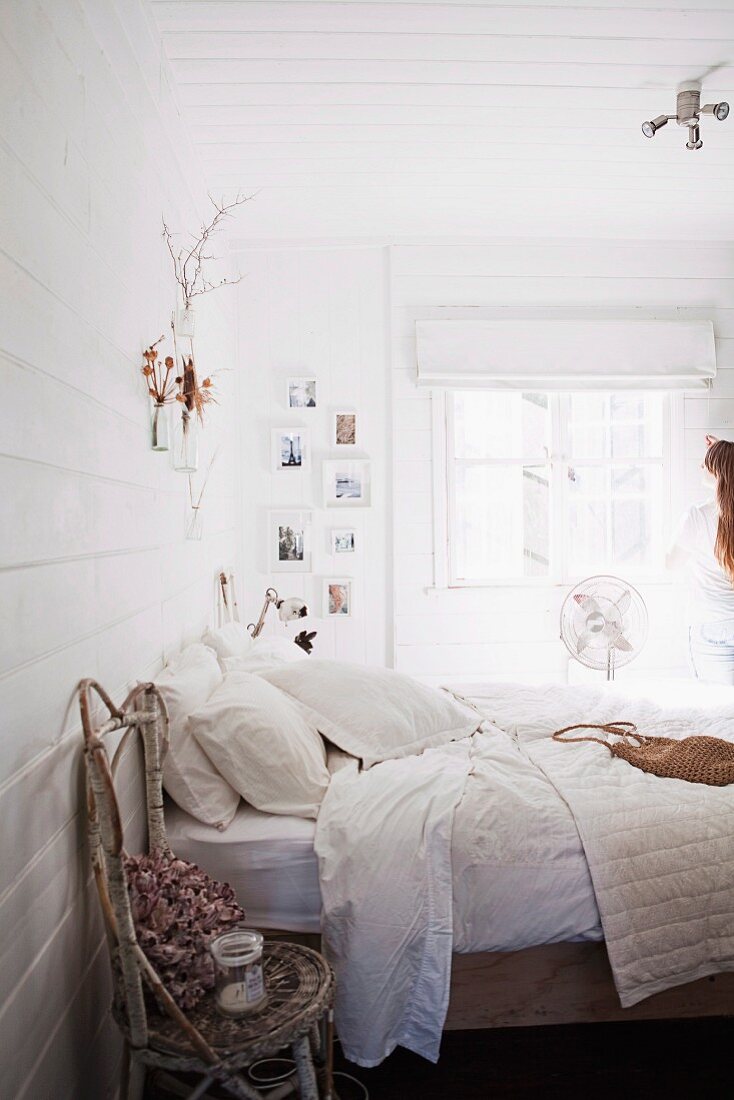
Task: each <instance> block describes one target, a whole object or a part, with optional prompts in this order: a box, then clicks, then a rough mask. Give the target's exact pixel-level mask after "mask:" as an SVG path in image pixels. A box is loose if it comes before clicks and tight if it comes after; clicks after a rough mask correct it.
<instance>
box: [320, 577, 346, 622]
mask: <svg viewBox="0 0 734 1100" xmlns="http://www.w3.org/2000/svg"><path fill="white" fill-rule="evenodd" d="M353 603H354V590H353V585H352V579H351V577H338V578H337V577H330V578H329V579H328V580H325V581H324V603H323V615H324V618H325V619H346V618H347V617H349V616H350V615H352V614H353V613H354V607H353Z"/></svg>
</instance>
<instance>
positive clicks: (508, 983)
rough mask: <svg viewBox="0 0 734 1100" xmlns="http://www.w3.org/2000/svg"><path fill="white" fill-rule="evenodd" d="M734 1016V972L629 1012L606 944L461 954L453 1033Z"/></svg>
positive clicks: (455, 973)
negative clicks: (609, 958) (619, 990)
mask: <svg viewBox="0 0 734 1100" xmlns="http://www.w3.org/2000/svg"><path fill="white" fill-rule="evenodd" d="M701 1016H734V973H729V974H716V975H713V976H712V977H709V978H702V979H700V980H699V981H697V982H690V983H688V985H681V986H677V987H676V988H675V989H668V990H666V991H665V992H664V993H656V994H655V995H654V996H652V997H648V998H647V999H646V1000H644V1001H641V1002H640V1003H639V1004H637V1005H635V1006H634V1007H633V1008H622V1007H621V1006H620V1003H619V997H618V996H617V991H616V989H615V988H614V982H613V980H612V971H611V968H610V966H609V960H608V958H607V952H606V948H605V946H604V944H603V943H553V944H546V945H544V946H542V947H528V948H526V949H525V950H524V951H508V952H506V953H505V952H492V953H483V954H478V955H454V959H453V967H452V974H451V997H450V1000H449V1010H448V1014H447V1017H446V1023H445V1025H444V1026H445V1029H446V1030H447V1031H458V1030H463V1029H472V1028H488V1027H536V1026H538V1025H540V1024H576V1023H600V1022H602V1021H613V1020H671V1019H686V1018H693V1017H701Z"/></svg>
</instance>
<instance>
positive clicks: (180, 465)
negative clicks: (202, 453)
mask: <svg viewBox="0 0 734 1100" xmlns="http://www.w3.org/2000/svg"><path fill="white" fill-rule="evenodd" d="M179 408H181V406H180V405H179ZM173 468H174V470H178V472H179V473H181V474H195V473H196V471H197V470H198V468H199V438H198V432H197V430H196V415H195V414H194V413H191V412H189V410H188V409H187V408H186V407H185V406H183V409H182V412H181V415H180V416H178V417H176V425H175V429H174V440H173Z"/></svg>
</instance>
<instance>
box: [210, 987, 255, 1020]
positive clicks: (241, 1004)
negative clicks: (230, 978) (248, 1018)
mask: <svg viewBox="0 0 734 1100" xmlns="http://www.w3.org/2000/svg"><path fill="white" fill-rule="evenodd" d="M217 1000H218V1001H219V1007H220V1008H221V1009H222V1011H223V1012H226V1013H232V1014H236V1013H237V1012H242V1010H243V1008H245V1006H246V1004H247V1001H248V1000H249V997H248V995H247V989H246V987H245V983H244V982H230V983H229V985H225V986H224V988H223V989H220V990H219V992H218V994H217Z"/></svg>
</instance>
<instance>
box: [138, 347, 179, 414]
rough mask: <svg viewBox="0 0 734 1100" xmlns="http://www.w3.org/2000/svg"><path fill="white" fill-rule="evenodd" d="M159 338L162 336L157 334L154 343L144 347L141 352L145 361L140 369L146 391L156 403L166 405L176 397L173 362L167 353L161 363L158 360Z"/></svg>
mask: <svg viewBox="0 0 734 1100" xmlns="http://www.w3.org/2000/svg"><path fill="white" fill-rule="evenodd" d="M161 340H163V337H162V336H159V337H158V339H157V340H156V342H155V343H154V344H151V345H150V347H148V348H146V349H145V351H144V352H143V359H144V360H145V363H144V364H143V366H142V367H141V368H140V369H141V371H142V372H143V375H144V377H145V380H146V382H147V383H148V393H149V394H150V396H151V397H152V398H153V400H154V401H155V403H156V405H167V404H168V403H169V402H171V401H175V400H176V398H177V394H176V378H175V377H174V366H175V364H174V362H173V356H171V355H167V356H166V357H165V359H164V360H163V363H160V362H159V361H158V352H157V350H156V349H157V347H158V345H159V344H160V342H161Z"/></svg>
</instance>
